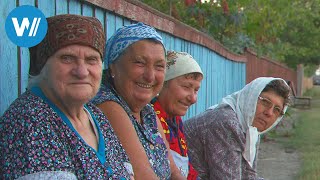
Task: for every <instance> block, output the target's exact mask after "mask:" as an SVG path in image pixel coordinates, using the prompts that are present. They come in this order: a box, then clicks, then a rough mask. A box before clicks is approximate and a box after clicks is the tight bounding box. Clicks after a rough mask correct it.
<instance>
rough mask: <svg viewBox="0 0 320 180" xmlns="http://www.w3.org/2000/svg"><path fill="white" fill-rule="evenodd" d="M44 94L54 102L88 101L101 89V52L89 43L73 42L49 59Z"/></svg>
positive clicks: (43, 82) (83, 102) (43, 85)
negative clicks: (84, 44)
mask: <svg viewBox="0 0 320 180" xmlns="http://www.w3.org/2000/svg"><path fill="white" fill-rule="evenodd" d="M45 66H46V67H45V68H46V71H45V72H46V74H45V77H46V78H45V79H44V80H43V81H42V82H41V87H42V88H43V90H44V92H45V94H46V95H47V96H48V97H49V98H50V97H51V98H50V99H51V100H53V101H55V100H58V101H62V102H66V103H69V104H70V103H76V104H78V103H82V104H85V103H87V102H88V101H89V100H90V99H91V98H93V97H94V96H95V94H96V93H97V92H98V90H99V86H100V81H101V76H102V61H101V57H100V54H99V52H98V51H96V50H94V49H93V48H91V47H88V46H82V45H70V46H66V47H64V48H61V49H59V50H58V51H57V52H55V53H54V54H53V55H52V56H50V57H49V58H48V61H47V63H46V65H45Z"/></svg>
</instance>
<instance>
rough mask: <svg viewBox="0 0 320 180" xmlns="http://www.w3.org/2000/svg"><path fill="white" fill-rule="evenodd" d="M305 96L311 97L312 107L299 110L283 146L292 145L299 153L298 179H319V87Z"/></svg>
mask: <svg viewBox="0 0 320 180" xmlns="http://www.w3.org/2000/svg"><path fill="white" fill-rule="evenodd" d="M305 96H311V97H312V109H311V110H305V111H299V112H298V114H297V117H298V118H299V120H298V122H297V124H296V126H295V128H294V129H293V132H291V136H290V137H289V139H287V140H286V141H285V142H284V145H285V146H289V147H294V148H295V149H297V150H298V152H300V155H301V163H302V164H301V168H300V172H299V176H298V177H297V179H298V180H316V179H320V155H319V151H320V87H314V88H312V89H310V90H309V91H307V92H306V94H305Z"/></svg>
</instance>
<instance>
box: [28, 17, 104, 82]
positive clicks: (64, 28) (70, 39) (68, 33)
mask: <svg viewBox="0 0 320 180" xmlns="http://www.w3.org/2000/svg"><path fill="white" fill-rule="evenodd" d="M47 22H48V32H47V34H46V36H45V38H44V39H43V40H42V41H41V43H39V44H38V45H36V46H34V47H31V48H29V51H30V70H29V74H30V75H33V76H35V75H38V74H39V73H40V71H41V70H42V68H43V66H44V65H45V63H46V62H47V60H48V58H49V57H50V56H52V55H53V54H54V53H55V52H56V51H58V50H59V49H61V48H63V47H65V46H68V45H73V44H79V45H84V46H89V47H92V48H93V49H95V50H97V51H98V52H99V53H100V55H101V58H103V56H104V50H105V42H106V40H105V33H104V31H103V28H102V25H101V22H100V21H99V20H98V19H97V18H94V17H87V16H80V15H74V14H64V15H57V16H52V17H49V18H47Z"/></svg>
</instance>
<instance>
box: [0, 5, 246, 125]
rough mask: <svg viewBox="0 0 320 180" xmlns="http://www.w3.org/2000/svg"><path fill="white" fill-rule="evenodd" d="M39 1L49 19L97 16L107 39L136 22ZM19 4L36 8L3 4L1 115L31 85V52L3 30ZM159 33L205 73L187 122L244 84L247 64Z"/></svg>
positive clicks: (0, 7)
mask: <svg viewBox="0 0 320 180" xmlns="http://www.w3.org/2000/svg"><path fill="white" fill-rule="evenodd" d="M16 2H17V4H16ZM37 2H38V8H39V9H40V10H41V11H42V12H43V13H44V14H45V15H46V16H47V17H48V16H53V15H56V14H66V13H69V14H82V15H86V16H95V17H97V18H98V19H99V20H100V21H101V22H102V24H103V26H104V27H105V30H106V35H107V37H110V36H111V35H112V34H113V33H114V32H115V31H116V29H118V28H119V27H122V26H123V25H126V24H131V23H133V21H131V20H129V19H126V18H125V17H122V16H119V15H117V14H114V13H112V12H110V11H106V10H104V9H102V8H100V7H96V6H93V5H91V4H89V3H83V2H81V1H78V0H49V1H47V0H38V1H37ZM20 5H33V6H34V5H35V0H17V1H13V0H1V1H0V12H1V14H0V24H2V26H0V28H1V29H0V30H1V33H0V39H1V41H0V64H1V66H0V116H1V115H2V114H3V113H4V111H5V110H6V109H7V108H8V107H9V105H10V104H11V103H12V102H13V101H14V100H15V99H16V98H17V97H18V96H19V95H20V94H22V93H23V92H24V91H25V88H26V86H27V82H28V70H29V52H28V49H27V48H20V47H17V46H15V45H14V44H13V43H12V42H11V41H10V40H9V39H8V37H7V36H6V34H5V29H4V24H5V20H6V17H7V15H8V14H9V12H10V11H11V10H13V9H14V8H15V7H17V6H20ZM159 33H160V34H161V35H162V37H163V39H164V43H165V45H166V48H167V49H168V50H175V51H185V52H188V53H190V54H191V55H192V56H193V57H194V58H195V59H196V60H197V61H198V63H199V64H200V67H201V68H202V70H203V72H204V74H205V78H204V80H203V81H202V84H201V88H200V91H199V95H198V102H197V103H196V104H195V105H193V106H192V107H191V108H190V109H189V110H188V113H187V115H186V116H185V117H184V119H186V118H188V117H192V116H194V115H196V114H198V113H200V112H202V111H204V110H205V109H206V108H207V107H209V106H211V105H213V104H216V103H218V102H219V101H220V100H221V98H222V97H224V96H225V95H227V94H230V93H232V92H234V91H237V90H239V89H241V88H242V87H243V86H244V85H245V80H246V77H245V74H246V65H245V63H241V62H235V61H231V60H228V59H226V58H224V57H222V56H220V55H218V54H217V53H215V52H214V51H212V50H210V49H208V48H206V47H204V46H201V45H198V44H195V43H192V42H188V41H185V40H183V39H180V38H177V37H175V36H174V35H172V34H168V33H165V32H160V31H159Z"/></svg>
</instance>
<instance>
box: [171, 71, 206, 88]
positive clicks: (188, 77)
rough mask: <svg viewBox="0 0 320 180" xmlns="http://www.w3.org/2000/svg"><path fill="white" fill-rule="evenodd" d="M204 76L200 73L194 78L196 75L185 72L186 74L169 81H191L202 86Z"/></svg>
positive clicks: (194, 84)
mask: <svg viewBox="0 0 320 180" xmlns="http://www.w3.org/2000/svg"><path fill="white" fill-rule="evenodd" d="M192 74H193V73H192ZM202 78H203V77H202V76H201V75H198V76H197V77H196V78H194V75H191V74H184V75H181V76H178V77H176V78H173V79H172V80H169V82H172V83H190V84H192V85H193V86H200V83H201V80H202Z"/></svg>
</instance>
